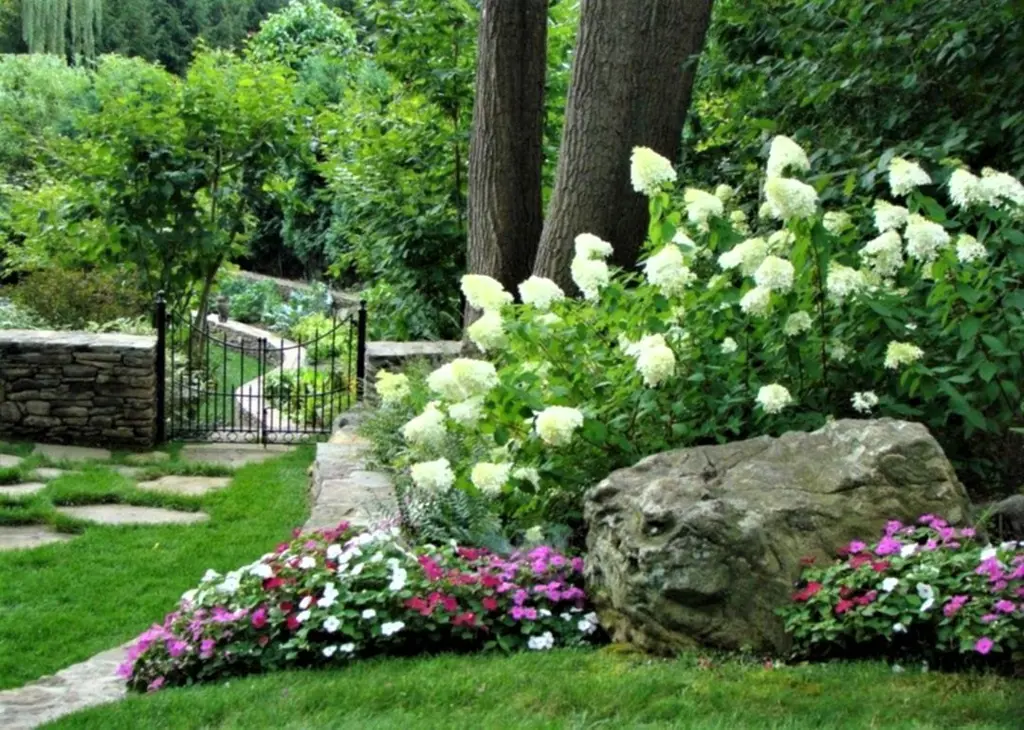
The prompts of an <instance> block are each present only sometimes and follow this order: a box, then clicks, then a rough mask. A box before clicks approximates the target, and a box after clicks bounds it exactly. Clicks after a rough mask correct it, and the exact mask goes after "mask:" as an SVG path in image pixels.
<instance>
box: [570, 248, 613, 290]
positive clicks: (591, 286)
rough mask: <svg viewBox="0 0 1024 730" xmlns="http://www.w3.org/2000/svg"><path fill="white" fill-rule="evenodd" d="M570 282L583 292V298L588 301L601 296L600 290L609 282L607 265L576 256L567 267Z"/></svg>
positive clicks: (599, 261) (609, 276)
mask: <svg viewBox="0 0 1024 730" xmlns="http://www.w3.org/2000/svg"><path fill="white" fill-rule="evenodd" d="M569 271H570V273H571V274H572V280H573V282H574V283H575V284H576V286H578V287H579V289H580V291H581V292H583V297H584V298H585V299H588V300H590V301H593V300H595V299H597V298H598V297H599V296H600V295H601V290H602V289H604V288H605V287H606V286H608V284H609V282H610V281H611V278H612V277H611V272H610V271H609V270H608V264H606V263H605V262H604V261H601V260H599V259H585V258H582V257H580V256H577V257H576V258H574V259H573V260H572V264H571V265H570V267H569Z"/></svg>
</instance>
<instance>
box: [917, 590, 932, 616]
mask: <svg viewBox="0 0 1024 730" xmlns="http://www.w3.org/2000/svg"><path fill="white" fill-rule="evenodd" d="M916 588H917V595H919V596H920V597H921V600H922V601H924V603H922V604H921V608H919V609H918V610H919V611H920V612H921V613H925V612H926V611H930V610H931V607H932V606H934V605H935V589H934V588H933V587H932V586H930V585H928V584H927V583H918V584H917V586H916Z"/></svg>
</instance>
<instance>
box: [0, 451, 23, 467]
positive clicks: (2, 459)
mask: <svg viewBox="0 0 1024 730" xmlns="http://www.w3.org/2000/svg"><path fill="white" fill-rule="evenodd" d="M22 461H24V459H22V458H21V457H20V456H11V455H10V454H0V469H10V468H11V467H15V466H18V465H19V464H21V462H22Z"/></svg>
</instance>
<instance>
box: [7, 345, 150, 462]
mask: <svg viewBox="0 0 1024 730" xmlns="http://www.w3.org/2000/svg"><path fill="white" fill-rule="evenodd" d="M155 437H156V338H155V337H139V336H133V335H111V334H88V333H84V332H45V331H36V330H0V438H9V439H14V440H21V441H27V440H34V441H44V442H48V443H67V444H81V445H94V444H102V445H104V446H114V447H123V448H135V447H149V446H152V445H153V443H154V441H155Z"/></svg>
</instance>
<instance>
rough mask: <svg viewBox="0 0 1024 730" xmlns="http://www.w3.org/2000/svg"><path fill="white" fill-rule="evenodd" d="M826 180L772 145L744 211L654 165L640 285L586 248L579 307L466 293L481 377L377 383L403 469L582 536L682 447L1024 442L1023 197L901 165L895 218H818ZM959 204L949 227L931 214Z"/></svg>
mask: <svg viewBox="0 0 1024 730" xmlns="http://www.w3.org/2000/svg"><path fill="white" fill-rule="evenodd" d="M810 168H811V163H810V159H809V157H808V155H807V153H806V152H805V151H804V150H803V149H801V148H800V146H799V145H797V144H796V143H795V142H793V141H792V140H790V139H788V138H786V137H776V138H775V140H774V141H773V142H772V144H771V149H770V153H769V156H768V161H767V166H766V178H765V181H764V184H763V187H762V191H761V193H762V200H763V202H762V203H761V205H760V209H759V210H758V211H756V212H755V211H752V210H751V211H746V210H744V209H742V208H738V207H737V208H733V207H732V206H733V205H734V203H735V201H736V200H737V199H738V196H736V195H735V194H734V193H735V191H733V190H732V189H731V188H730V187H729V186H728V185H720V186H719V187H718V188H717V189H716V190H715V191H714V192H708V191H704V190H699V189H695V188H687V189H685V190H683V191H682V193H681V196H677V194H676V191H674V190H672V189H671V185H672V183H673V182H674V181H675V171H674V170H673V169H672V166H671V165H670V163H669V162H668V160H666V159H664V158H662V157H660V156H658V155H657V154H656V153H654V152H653V151H651V150H648V149H643V148H638V149H637V150H636V151H635V152H634V155H633V164H632V177H633V186H634V188H635V189H636V190H637V191H638V192H640V193H643V194H645V195H647V196H648V197H649V199H650V213H651V223H650V227H649V235H648V239H647V241H646V244H645V254H644V257H643V261H642V263H641V265H640V270H639V271H623V270H617V269H613V268H612V267H610V266H609V265H608V263H607V259H608V258H609V256H610V255H611V253H612V246H611V245H610V244H609V243H608V242H606V241H603V240H601V239H600V238H598V237H596V236H593V235H590V234H586V233H584V234H582V235H580V236H579V237H578V238H577V239H576V242H575V249H576V255H575V258H574V259H573V261H572V264H571V267H570V268H571V274H572V280H573V282H574V283H575V285H576V287H577V288H578V289H579V291H580V292H581V293H582V298H571V297H569V296H567V293H566V292H565V291H563V290H562V289H561V288H560V287H559V286H558V285H557V284H556V283H555V282H552V281H550V280H547V279H543V278H539V277H531V278H530V279H529V280H527V281H525V282H523V283H522V284H521V285H520V286H519V290H518V292H517V293H518V295H519V303H513V295H512V293H511V292H507V291H505V290H504V289H503V288H502V287H501V286H500V284H498V282H496V281H494V280H493V279H490V278H488V277H485V276H466V277H465V278H464V279H463V282H462V287H463V292H464V293H465V295H466V299H467V301H468V303H469V304H470V306H473V307H475V308H477V309H479V310H481V311H482V313H483V316H481V317H480V319H478V320H477V321H476V322H475V323H474V324H473V325H472V326H471V327H470V328H469V330H468V332H467V334H468V336H469V338H470V339H471V340H472V341H473V342H474V343H475V344H476V345H477V347H478V348H479V349H480V350H481V351H483V353H484V358H486V359H468V358H464V359H459V360H456V361H455V362H453V363H450V364H447V365H445V366H443V367H441V368H439V369H438V370H436V371H435V372H433V373H432V374H431V375H430V376H429V377H428V378H427V385H428V386H429V395H428V396H426V397H423V398H418V399H417V398H411V397H410V395H409V390H408V388H407V387H405V386H406V385H407V383H404V381H402V379H401V376H396V375H391V374H388V375H386V376H382V377H383V378H385V379H384V380H382V381H381V382H380V394H381V397H382V400H383V403H384V408H385V409H392V410H397V411H399V412H403V413H406V414H407V415H409V416H411V418H410V419H409V420H408V423H407V424H406V425H405V426H404V428H403V429H402V433H403V435H404V438H405V441H406V448H405V449H404V451H403V452H402V453H400V454H399V455H398V456H397V458H396V460H395V463H394V464H393V465H394V466H396V467H398V468H399V470H404V471H406V473H408V474H409V475H410V476H411V479H412V482H413V483H415V485H416V486H418V488H419V489H420V490H421V491H422V492H423V493H426V494H435V495H436V494H439V493H443V492H445V491H446V490H450V489H452V488H456V489H460V490H463V491H466V492H469V493H471V494H475V495H482V496H483V497H484V498H486V499H489V500H491V501H492V503H493V506H494V508H495V510H496V511H497V512H499V513H500V514H501V515H502V516H503V517H505V518H506V519H509V518H511V519H512V520H513V521H518V522H522V523H523V524H532V523H536V522H540V521H543V520H551V519H554V520H562V521H567V522H569V523H573V522H574V521H576V520H578V519H579V505H580V492H581V490H582V488H585V487H586V486H589V485H590V484H593V483H594V482H595V481H596V480H597V479H600V478H602V477H603V476H605V475H606V474H607V473H608V472H609V471H611V470H612V469H614V468H617V467H620V466H624V465H628V464H632V463H634V462H636V461H637V460H638V459H639V458H640V457H642V456H644V455H647V454H650V453H654V452H657V451H660V450H664V449H666V448H670V447H677V446H685V445H691V444H698V443H708V442H721V441H726V440H732V439H738V438H746V437H751V436H756V435H760V434H765V433H771V434H778V433H781V432H784V431H787V430H808V429H814V428H817V427H820V426H821V425H823V424H824V423H825V421H826V420H827V419H828V418H832V417H858V416H873V415H879V416H882V415H888V416H894V417H902V418H910V419H913V420H920V421H923V422H925V423H926V424H927V425H928V426H929V427H930V428H931V429H932V430H933V432H935V433H936V434H937V435H938V436H939V437H940V440H942V442H943V444H944V446H945V447H946V448H947V451H948V452H949V453H950V454H951V456H952V457H953V458H955V459H956V458H960V459H961V462H962V461H963V459H964V458H966V456H967V450H966V448H965V447H964V444H965V443H967V439H969V438H972V437H975V436H976V435H977V434H979V433H980V434H984V435H985V437H986V438H987V439H989V440H992V439H991V437H992V436H993V435H995V436H998V437H1002V436H1004V435H1006V434H1007V433H1008V432H1009V430H1010V428H1011V427H1013V426H1017V425H1019V424H1020V423H1021V412H1022V411H1021V394H1020V390H1019V387H1018V384H1019V383H1020V382H1021V380H1022V367H1024V361H1022V358H1021V356H1020V353H1021V352H1024V324H1022V319H1021V311H1022V308H1024V292H1021V290H1020V287H1019V282H1018V278H1019V271H1020V270H1021V267H1022V265H1024V233H1022V230H1021V228H1022V221H1024V185H1021V183H1020V182H1019V181H1017V180H1016V179H1014V178H1013V177H1011V176H1009V175H1006V174H1004V173H999V172H996V171H993V170H984V171H982V174H981V175H980V176H975V175H974V174H972V173H971V172H970V171H968V170H965V169H959V168H957V169H942V170H935V171H933V172H931V173H929V172H927V171H925V170H924V169H922V168H921V167H920V166H919V165H917V164H916V163H914V162H912V161H909V160H903V159H901V158H894V159H892V161H891V163H890V165H889V182H890V187H891V191H892V200H878V201H875V202H874V203H873V204H871V205H870V207H869V208H867V210H869V211H870V214H869V216H868V217H867V218H863V217H858V216H857V215H856V213H857V210H861V211H863V210H865V208H864V207H863V206H859V207H858V206H854V207H852V208H851V210H850V211H843V210H822V207H821V205H820V202H819V194H820V193H819V189H818V188H819V187H821V185H822V183H821V182H820V180H822V178H808V179H816V180H818V181H819V182H818V183H817V185H818V187H815V186H812V185H811V184H809V183H808V182H805V181H804V180H803V179H801V177H800V176H806V175H807V174H808V172H809V170H810ZM943 190H944V191H946V192H947V193H948V197H949V198H950V199H951V200H952V201H953V205H952V207H950V208H949V209H947V208H944V207H943V206H942V205H940V204H939V202H937V200H936V199H935V197H932V195H930V194H928V193H935V192H936V191H943ZM680 197H681V201H682V203H681V206H680V205H677V201H678V200H679V198H680ZM428 399H429V402H428ZM412 416H414V417H412Z"/></svg>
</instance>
